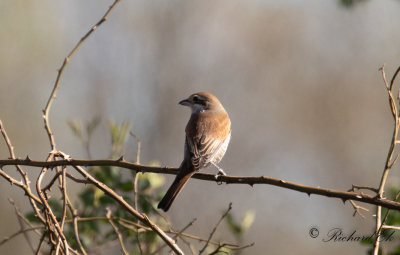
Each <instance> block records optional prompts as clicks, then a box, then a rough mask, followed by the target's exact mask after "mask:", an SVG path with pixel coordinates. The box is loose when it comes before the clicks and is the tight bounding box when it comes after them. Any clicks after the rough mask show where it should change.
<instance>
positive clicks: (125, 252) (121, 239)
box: [106, 207, 129, 255]
mask: <svg viewBox="0 0 400 255" xmlns="http://www.w3.org/2000/svg"><path fill="white" fill-rule="evenodd" d="M106 211H107V212H106V217H107V220H108V222H109V223H110V225H111V226H112V228H113V229H114V232H115V234H116V235H117V237H118V240H119V245H120V246H121V251H122V252H123V253H124V254H125V255H129V253H128V251H127V250H126V248H125V245H124V239H123V236H122V234H121V232H119V229H118V227H117V225H115V223H114V222H113V220H112V219H111V209H110V208H109V207H107V208H106Z"/></svg>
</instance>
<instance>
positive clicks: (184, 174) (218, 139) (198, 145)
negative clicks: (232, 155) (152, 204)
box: [158, 92, 231, 211]
mask: <svg viewBox="0 0 400 255" xmlns="http://www.w3.org/2000/svg"><path fill="white" fill-rule="evenodd" d="M179 104H181V105H185V106H189V107H190V108H191V110H192V115H191V116H190V119H189V122H188V124H187V125H186V129H185V132H186V139H185V152H184V157H183V161H182V163H181V166H180V167H179V173H178V174H177V176H176V178H175V180H174V182H173V183H172V185H171V187H170V188H169V189H168V191H167V193H166V194H165V196H164V198H163V199H162V200H161V201H160V203H159V204H158V208H160V209H163V210H164V211H168V209H169V208H170V206H171V204H172V202H173V201H174V199H175V198H176V196H177V195H178V194H179V192H180V191H181V190H182V188H183V186H184V185H185V183H186V182H187V181H188V180H189V178H190V177H191V176H192V175H193V174H194V173H196V172H197V171H199V170H200V169H202V168H205V167H207V166H209V165H210V164H211V165H214V166H215V167H217V169H218V173H219V174H223V175H225V173H224V171H223V170H222V169H221V168H219V167H218V166H217V164H218V163H219V162H220V161H221V159H222V157H223V156H224V154H225V151H226V149H227V148H228V144H229V140H230V138H231V121H230V119H229V116H228V113H227V112H226V111H225V109H224V107H223V106H222V104H221V103H220V102H219V100H218V98H216V97H215V96H214V95H212V94H210V93H207V92H199V93H196V94H193V95H191V96H190V97H189V98H188V99H185V100H182V101H180V102H179Z"/></svg>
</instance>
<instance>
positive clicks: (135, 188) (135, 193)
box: [129, 131, 143, 254]
mask: <svg viewBox="0 0 400 255" xmlns="http://www.w3.org/2000/svg"><path fill="white" fill-rule="evenodd" d="M129 134H130V135H131V136H132V137H133V138H135V140H136V143H137V150H136V164H140V151H141V148H142V142H141V141H140V139H139V137H138V136H137V135H135V134H134V133H133V132H132V131H129ZM133 178H134V180H133V196H134V200H133V202H134V208H135V209H136V210H138V211H139V208H138V207H139V203H138V197H139V194H138V180H139V172H138V171H136V173H135V174H134V175H133ZM136 239H137V245H138V249H139V252H140V254H143V250H142V245H141V243H140V235H139V231H137V232H136Z"/></svg>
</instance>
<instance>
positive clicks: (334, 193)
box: [0, 159, 400, 211]
mask: <svg viewBox="0 0 400 255" xmlns="http://www.w3.org/2000/svg"><path fill="white" fill-rule="evenodd" d="M6 165H25V166H34V167H48V168H52V167H56V166H85V167H87V166H116V167H121V168H126V169H130V170H134V171H140V172H143V173H159V174H172V175H176V174H177V173H178V169H177V168H172V167H153V166H145V165H139V164H135V163H131V162H128V161H124V160H113V159H97V160H84V159H70V160H55V161H38V160H30V159H29V160H25V159H2V160H0V166H6ZM192 178H194V179H200V180H204V181H213V182H218V183H221V182H222V183H227V184H248V185H250V186H253V185H255V184H267V185H273V186H277V187H281V188H286V189H291V190H295V191H299V192H303V193H306V194H307V195H311V194H315V195H320V196H325V197H335V198H339V199H341V200H343V201H344V202H345V201H346V200H355V201H360V202H363V203H367V204H373V205H379V206H382V207H385V208H388V209H394V210H399V211H400V203H399V202H395V201H392V200H389V199H385V198H381V197H377V196H372V195H369V194H365V193H363V192H349V191H341V190H334V189H327V188H321V187H314V186H310V185H303V184H298V183H295V182H291V181H286V180H282V179H277V178H273V177H268V176H259V177H252V176H229V175H227V176H219V177H218V179H217V180H216V179H215V175H214V174H207V173H196V174H194V175H193V176H192Z"/></svg>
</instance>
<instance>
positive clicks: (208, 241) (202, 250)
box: [199, 203, 232, 255]
mask: <svg viewBox="0 0 400 255" xmlns="http://www.w3.org/2000/svg"><path fill="white" fill-rule="evenodd" d="M231 209H232V203H229V206H228V209H227V210H226V211H225V213H224V214H223V215H222V216H221V218H220V219H219V221H218V222H217V224H216V225H215V227H214V228H213V230H212V231H211V233H210V236H209V237H208V239H207V242H206V244H205V245H204V246H203V248H202V249H201V250H200V252H199V255H200V254H202V253H203V252H204V251H205V250H206V248H207V246H208V244H209V243H210V240H211V239H212V237H213V236H214V234H215V231H217V228H218V226H219V224H221V222H222V220H223V219H224V218H225V217H226V216H227V215H228V213H229V211H230V210H231Z"/></svg>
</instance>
